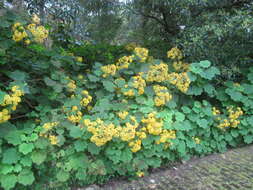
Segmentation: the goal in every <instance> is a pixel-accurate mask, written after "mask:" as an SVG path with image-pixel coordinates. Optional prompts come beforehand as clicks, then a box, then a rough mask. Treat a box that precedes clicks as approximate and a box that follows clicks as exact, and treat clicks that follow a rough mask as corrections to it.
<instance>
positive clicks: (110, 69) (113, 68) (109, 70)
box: [101, 64, 117, 78]
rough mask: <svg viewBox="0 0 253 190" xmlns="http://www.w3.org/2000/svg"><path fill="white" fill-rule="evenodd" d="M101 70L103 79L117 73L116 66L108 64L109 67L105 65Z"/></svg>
mask: <svg viewBox="0 0 253 190" xmlns="http://www.w3.org/2000/svg"><path fill="white" fill-rule="evenodd" d="M101 70H102V71H103V73H104V74H103V75H102V76H103V77H104V78H105V77H108V76H110V75H112V76H114V75H115V74H116V71H117V66H116V65H114V64H110V65H105V66H102V67H101Z"/></svg>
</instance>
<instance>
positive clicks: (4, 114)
mask: <svg viewBox="0 0 253 190" xmlns="http://www.w3.org/2000/svg"><path fill="white" fill-rule="evenodd" d="M10 118H11V115H10V113H9V111H8V110H7V109H3V110H2V111H1V112H0V124H1V123H4V122H6V121H8V120H9V119H10Z"/></svg>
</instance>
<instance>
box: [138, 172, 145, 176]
mask: <svg viewBox="0 0 253 190" xmlns="http://www.w3.org/2000/svg"><path fill="white" fill-rule="evenodd" d="M136 175H137V176H138V177H143V176H144V175H145V174H144V172H142V171H138V172H136Z"/></svg>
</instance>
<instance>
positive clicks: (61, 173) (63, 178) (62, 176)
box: [56, 170, 69, 182]
mask: <svg viewBox="0 0 253 190" xmlns="http://www.w3.org/2000/svg"><path fill="white" fill-rule="evenodd" d="M56 178H57V179H58V180H59V181H61V182H65V181H67V180H68V179H69V173H68V172H65V171H62V170H61V171H59V172H58V173H57V175H56Z"/></svg>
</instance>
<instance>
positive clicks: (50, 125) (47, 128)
mask: <svg viewBox="0 0 253 190" xmlns="http://www.w3.org/2000/svg"><path fill="white" fill-rule="evenodd" d="M57 125H59V122H51V123H50V122H49V123H45V124H44V125H43V126H42V128H43V131H42V132H40V134H39V135H40V136H41V137H45V138H48V139H49V141H50V143H51V144H52V145H56V144H57V143H58V138H57V137H56V136H55V135H52V134H50V131H51V130H52V129H53V128H54V127H56V126H57Z"/></svg>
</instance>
